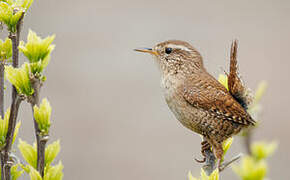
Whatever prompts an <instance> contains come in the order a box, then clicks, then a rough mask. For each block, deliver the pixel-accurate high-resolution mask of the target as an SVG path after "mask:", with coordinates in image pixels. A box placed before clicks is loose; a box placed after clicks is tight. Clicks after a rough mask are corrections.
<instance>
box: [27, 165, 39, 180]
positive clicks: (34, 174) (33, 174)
mask: <svg viewBox="0 0 290 180" xmlns="http://www.w3.org/2000/svg"><path fill="white" fill-rule="evenodd" d="M29 176H30V180H42V177H41V176H40V174H39V172H38V171H37V170H36V169H35V168H33V167H31V166H30V172H29Z"/></svg>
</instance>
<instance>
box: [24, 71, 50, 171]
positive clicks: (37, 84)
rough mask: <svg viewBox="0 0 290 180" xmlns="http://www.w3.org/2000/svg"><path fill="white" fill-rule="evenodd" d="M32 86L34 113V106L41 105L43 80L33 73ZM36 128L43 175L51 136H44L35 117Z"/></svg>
mask: <svg viewBox="0 0 290 180" xmlns="http://www.w3.org/2000/svg"><path fill="white" fill-rule="evenodd" d="M30 81H31V86H32V88H33V89H34V93H33V95H32V96H31V97H30V99H29V102H30V104H31V107H32V114H34V106H35V105H37V106H39V101H40V98H39V95H40V88H41V86H42V83H41V80H40V79H39V77H36V76H34V75H33V74H31V75H30ZM33 121H34V129H35V136H36V144H37V170H38V171H39V173H40V174H41V176H42V177H43V175H44V167H45V145H46V143H47V141H48V139H49V136H48V135H46V136H43V135H42V134H41V131H40V129H39V127H38V124H37V122H36V120H35V118H34V115H33Z"/></svg>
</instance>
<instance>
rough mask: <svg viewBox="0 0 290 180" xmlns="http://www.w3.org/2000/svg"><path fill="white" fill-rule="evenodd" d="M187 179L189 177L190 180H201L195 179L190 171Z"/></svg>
mask: <svg viewBox="0 0 290 180" xmlns="http://www.w3.org/2000/svg"><path fill="white" fill-rule="evenodd" d="M187 177H188V180H199V179H197V178H195V177H193V176H192V174H191V172H190V171H189V172H188V175H187Z"/></svg>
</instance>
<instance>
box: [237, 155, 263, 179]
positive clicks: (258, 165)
mask: <svg viewBox="0 0 290 180" xmlns="http://www.w3.org/2000/svg"><path fill="white" fill-rule="evenodd" d="M232 168H233V170H234V172H235V173H236V174H237V175H238V176H239V177H240V178H241V179H242V180H263V179H264V178H265V176H266V172H267V164H266V162H265V161H256V160H254V159H253V158H252V157H250V156H246V157H244V158H243V159H242V162H241V164H240V165H239V166H235V165H234V166H232Z"/></svg>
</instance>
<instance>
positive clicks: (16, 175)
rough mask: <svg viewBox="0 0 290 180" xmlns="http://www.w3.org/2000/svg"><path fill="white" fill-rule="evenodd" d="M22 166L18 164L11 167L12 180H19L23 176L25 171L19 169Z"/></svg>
mask: <svg viewBox="0 0 290 180" xmlns="http://www.w3.org/2000/svg"><path fill="white" fill-rule="evenodd" d="M19 166H20V165H19V164H16V165H14V166H12V167H11V179H12V180H17V179H18V178H19V177H20V176H21V175H22V174H23V172H24V171H23V170H18V167H19Z"/></svg>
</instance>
